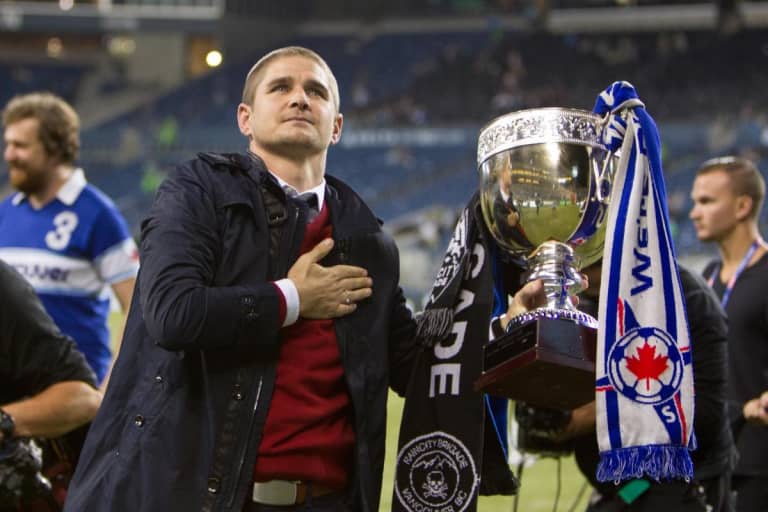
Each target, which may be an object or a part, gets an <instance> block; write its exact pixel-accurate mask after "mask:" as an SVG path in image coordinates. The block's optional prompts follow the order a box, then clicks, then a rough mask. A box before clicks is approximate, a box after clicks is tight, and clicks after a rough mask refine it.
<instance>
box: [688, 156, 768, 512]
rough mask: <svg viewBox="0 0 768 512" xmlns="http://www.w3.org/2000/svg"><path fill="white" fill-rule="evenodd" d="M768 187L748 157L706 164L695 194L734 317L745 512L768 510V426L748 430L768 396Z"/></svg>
mask: <svg viewBox="0 0 768 512" xmlns="http://www.w3.org/2000/svg"><path fill="white" fill-rule="evenodd" d="M764 196H765V181H764V180H763V177H762V176H761V174H760V172H759V171H758V170H757V168H756V167H755V165H754V164H753V163H752V162H750V161H749V160H746V159H744V158H738V157H724V158H717V159H713V160H710V161H707V162H705V163H704V164H703V165H702V166H701V168H700V169H699V171H698V173H697V175H696V179H695V181H694V184H693V189H692V191H691V198H692V199H693V209H692V210H691V213H690V217H691V220H693V223H694V227H695V228H696V235H697V236H698V238H699V240H702V241H705V242H715V243H716V244H717V246H718V249H719V250H720V259H719V260H716V261H713V262H711V263H710V264H709V265H707V267H706V268H705V269H704V277H705V278H706V279H707V280H708V281H709V284H710V285H711V286H712V288H713V289H714V291H715V293H716V294H717V295H718V297H719V298H720V300H721V303H722V305H723V307H724V308H725V311H726V313H727V315H728V326H729V333H728V355H729V375H728V379H729V381H728V400H729V408H730V415H731V421H732V428H733V433H734V437H735V438H736V442H737V447H738V450H739V464H738V466H737V467H736V470H735V471H734V476H733V488H734V490H735V491H736V492H737V494H738V498H737V502H738V508H737V510H738V511H739V512H746V511H749V512H751V511H754V512H758V511H761V512H765V511H766V510H768V425H761V424H759V423H747V421H746V419H747V417H748V416H750V412H749V410H745V408H746V409H748V404H749V402H750V400H752V399H754V398H755V397H758V396H760V394H761V393H762V392H763V391H765V390H766V389H768V295H767V294H766V290H768V256H766V255H767V254H768V250H767V249H768V246H766V243H765V241H764V240H763V239H762V237H761V236H760V232H759V230H758V216H759V213H760V210H761V208H762V204H763V198H764Z"/></svg>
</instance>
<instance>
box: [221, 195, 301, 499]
mask: <svg viewBox="0 0 768 512" xmlns="http://www.w3.org/2000/svg"><path fill="white" fill-rule="evenodd" d="M298 221H299V210H298V209H296V210H294V214H293V225H292V226H289V228H293V229H292V230H291V233H290V235H291V236H290V241H292V240H293V239H294V238H295V237H296V226H297V225H298ZM285 235H286V233H285V231H284V232H283V233H281V235H280V240H279V242H278V246H280V249H281V250H282V251H283V252H280V254H285V252H284V251H285V249H286V247H284V246H285V245H287V244H286V242H284V240H285ZM299 243H300V241H299ZM290 249H294V250H293V251H291V253H292V252H295V251H298V246H297V247H296V248H290V247H289V250H290ZM275 258H276V259H277V260H278V261H279V262H280V264H279V267H277V270H278V272H276V273H275V276H272V277H276V276H282V275H283V274H285V273H287V272H288V269H286V268H283V267H284V266H285V262H286V261H288V260H287V259H283V258H277V255H275ZM263 384H264V376H263V375H262V376H261V377H259V386H258V388H256V399H255V400H254V403H253V409H252V410H251V418H250V421H249V422H248V433H247V437H246V439H247V440H248V441H249V442H250V440H251V437H252V435H253V420H254V418H255V417H256V409H258V407H259V400H260V398H261V388H262V386H263ZM255 449H256V450H258V447H256V448H255ZM247 453H248V445H247V444H246V447H245V449H244V450H243V452H242V453H241V455H240V461H239V462H238V464H237V472H236V473H235V474H236V475H237V479H236V480H235V489H234V492H232V493H230V497H229V503H228V506H230V507H231V506H232V503H233V502H234V500H235V496H236V495H237V494H238V487H239V482H240V480H241V478H242V474H243V466H244V465H245V457H246V454H247Z"/></svg>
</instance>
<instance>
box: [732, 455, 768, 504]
mask: <svg viewBox="0 0 768 512" xmlns="http://www.w3.org/2000/svg"><path fill="white" fill-rule="evenodd" d="M767 456H768V454H767ZM731 486H732V487H733V490H734V492H735V493H736V510H737V512H765V511H766V510H768V477H765V476H743V475H734V477H733V479H732V480H731Z"/></svg>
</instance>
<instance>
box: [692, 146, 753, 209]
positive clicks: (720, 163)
mask: <svg viewBox="0 0 768 512" xmlns="http://www.w3.org/2000/svg"><path fill="white" fill-rule="evenodd" d="M714 171H723V172H724V173H725V174H727V175H728V180H729V181H730V182H731V189H732V190H733V193H734V194H736V195H737V196H749V197H750V198H752V210H750V212H749V216H750V217H751V218H753V219H754V218H757V216H758V214H759V213H760V210H762V208H763V200H764V198H765V180H764V179H763V175H762V174H760V171H759V170H758V168H757V166H756V165H755V164H754V163H753V162H752V161H751V160H748V159H746V158H742V157H740V156H723V157H718V158H712V159H710V160H707V161H706V162H704V163H703V164H701V166H699V170H698V171H697V172H696V176H700V175H702V174H707V173H710V172H714Z"/></svg>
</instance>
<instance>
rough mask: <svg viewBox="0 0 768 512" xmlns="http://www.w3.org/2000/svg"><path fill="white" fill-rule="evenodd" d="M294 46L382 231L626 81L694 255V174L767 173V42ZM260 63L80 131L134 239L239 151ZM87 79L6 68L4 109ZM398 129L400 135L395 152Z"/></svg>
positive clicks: (540, 39)
mask: <svg viewBox="0 0 768 512" xmlns="http://www.w3.org/2000/svg"><path fill="white" fill-rule="evenodd" d="M425 2H426V3H427V4H429V3H431V2H429V1H428V0H425ZM499 4H500V5H502V6H503V5H507V4H509V5H507V7H509V8H512V7H511V6H512V3H510V2H499ZM285 43H296V44H301V45H303V46H307V47H310V48H313V49H315V50H317V51H318V52H320V53H321V54H322V55H325V56H327V58H328V61H329V64H330V65H331V67H332V68H333V69H334V70H335V72H336V75H337V78H338V80H339V85H340V90H341V96H342V100H341V103H342V112H343V113H344V114H345V136H344V137H342V143H341V144H340V145H339V146H337V147H336V148H334V149H332V150H331V152H330V153H329V171H330V172H331V173H332V174H335V175H337V176H339V177H341V178H342V179H346V180H348V181H350V182H351V183H352V185H353V186H355V187H356V188H357V189H358V190H361V191H362V193H363V195H364V196H365V198H366V200H368V202H369V204H371V205H372V206H373V207H374V208H375V209H376V210H377V212H378V214H379V215H380V216H381V217H382V218H383V219H385V220H393V219H400V218H402V217H403V216H404V215H406V214H408V213H410V212H414V211H418V210H422V209H424V208H427V207H430V206H432V205H434V204H435V203H438V204H442V205H443V206H445V207H446V208H458V207H459V206H460V205H461V204H463V203H464V202H465V201H466V199H467V198H468V197H469V195H470V194H471V192H472V190H473V189H475V188H476V186H477V176H476V172H475V151H476V141H477V138H476V137H477V133H478V131H479V129H480V128H481V127H482V126H483V125H484V124H485V123H486V122H488V121H489V120H491V119H492V118H494V117H495V116H498V115H501V114H503V113H506V112H510V111H514V110H518V109H523V108H532V107H542V106H567V107H575V108H582V109H591V107H592V105H593V103H594V100H595V97H596V96H597V94H598V93H599V92H600V91H601V90H602V89H603V88H605V87H606V86H607V85H609V84H610V83H612V82H613V81H615V80H628V81H630V82H632V83H633V84H634V85H635V87H636V88H637V90H638V92H639V93H640V95H641V97H642V98H643V100H644V101H645V102H646V105H647V108H648V110H649V112H650V113H651V115H653V116H654V118H655V119H656V121H657V123H658V124H659V126H660V130H661V136H662V145H663V153H664V155H663V156H664V165H665V172H666V175H667V187H668V194H669V202H670V204H669V207H670V212H671V214H672V217H673V219H672V220H673V224H674V227H673V229H674V232H675V236H676V238H677V240H676V242H677V244H678V251H679V252H680V253H681V254H682V255H685V254H686V253H687V252H700V251H701V250H702V247H701V246H700V245H699V244H698V242H697V241H696V237H695V236H694V234H693V232H692V230H691V228H690V222H689V221H688V219H687V214H688V210H689V207H690V200H689V198H688V191H689V188H690V184H691V182H692V179H693V174H692V173H693V171H694V169H695V168H696V166H697V165H698V164H699V163H700V162H702V161H703V160H705V159H707V158H708V157H710V156H711V155H715V154H725V153H740V154H745V155H746V156H749V157H750V158H752V159H754V160H755V161H756V162H759V163H760V167H761V168H762V169H764V170H765V169H768V164H766V161H765V160H764V159H765V158H766V157H768V116H766V114H767V113H768V90H766V88H765V87H764V86H763V84H765V83H768V66H767V65H766V64H768V31H766V30H748V31H741V32H738V33H736V34H733V35H731V36H724V35H719V34H717V33H714V32H711V31H707V32H705V31H699V32H674V33H638V34H627V33H622V34H569V35H557V34H549V33H546V32H542V31H536V32H519V33H514V32H510V31H509V30H506V29H503V28H502V27H501V26H495V25H494V24H493V23H492V22H489V24H488V27H487V28H486V29H484V30H479V31H475V32H466V31H465V32H455V33H411V32H409V33H402V34H395V33H386V34H380V35H378V36H375V37H366V38H363V37H357V36H346V35H335V36H312V37H309V36H306V37H303V38H297V39H293V40H289V41H285ZM262 50H264V49H262V48H255V49H254V55H258V54H260V53H262ZM251 60H252V59H244V60H242V61H239V62H230V63H227V65H224V66H222V67H220V68H218V69H216V70H214V71H212V72H211V73H210V74H208V75H206V76H204V77H202V78H199V79H196V80H192V81H190V82H188V83H186V84H184V85H182V86H181V87H180V88H178V89H177V90H175V91H172V92H171V93H170V94H167V95H164V96H162V97H160V98H157V99H156V100H154V101H152V102H151V103H148V104H146V105H144V106H142V107H140V108H138V109H135V110H133V111H130V112H128V113H127V114H124V115H121V116H119V117H117V118H115V119H113V120H111V121H108V122H106V123H101V124H99V125H97V126H91V127H89V128H88V129H86V130H85V131H84V133H83V150H82V158H81V162H80V163H81V165H82V166H83V168H84V169H85V171H86V172H87V174H88V176H89V178H90V179H91V180H92V181H93V182H94V183H95V184H96V185H98V186H100V187H101V188H102V189H104V190H105V191H106V192H107V193H108V194H109V195H110V196H111V197H113V198H115V200H116V202H117V203H118V206H119V207H120V208H121V209H122V211H123V212H124V213H125V215H126V218H127V219H128V221H129V223H131V224H132V226H134V228H135V227H136V226H137V225H138V222H139V219H140V218H141V215H142V214H143V212H144V211H145V210H146V207H147V205H148V204H149V202H150V201H151V197H152V194H153V193H154V190H155V188H156V187H157V185H158V184H159V182H160V181H161V180H162V178H163V176H164V175H165V173H166V172H167V171H168V169H169V168H170V166H172V165H173V164H176V163H178V162H180V161H183V160H185V159H186V158H189V157H191V156H192V155H194V153H195V152H197V151H203V150H211V151H237V150H242V149H243V147H244V144H245V143H244V141H243V139H242V137H241V136H240V134H239V133H238V131H237V127H236V126H234V123H233V122H232V118H233V115H232V114H233V113H234V111H235V109H236V106H237V104H238V102H239V100H240V94H241V91H240V84H241V83H242V78H243V76H245V74H246V72H247V70H248V68H249V67H250V65H251V64H252V62H251ZM83 72H84V69H83V68H82V66H80V65H72V66H67V65H66V64H61V63H59V64H58V65H56V66H46V65H43V64H39V63H35V64H29V65H27V64H23V63H21V64H20V63H18V62H16V63H5V64H2V63H0V79H2V81H3V83H7V84H11V87H7V88H3V90H2V91H0V101H2V102H5V101H7V100H8V99H9V98H10V97H11V96H12V95H13V94H16V93H20V92H27V91H30V90H37V89H48V90H52V91H53V92H55V93H57V94H59V95H61V96H62V97H64V98H65V99H67V100H69V101H71V102H73V103H74V104H75V105H77V103H78V101H87V98H79V97H78V87H77V86H78V77H79V76H82V74H83ZM446 127H450V128H456V130H457V131H454V132H451V133H452V134H453V135H454V136H452V137H451V138H443V137H442V135H440V134H441V133H442V132H434V133H432V135H431V136H429V137H416V136H415V135H412V134H414V133H417V132H415V131H408V130H439V129H443V128H446ZM387 129H395V130H394V131H393V132H392V134H387V135H386V136H384V131H386V130H387ZM361 134H364V135H366V136H370V137H369V139H366V138H365V137H362V136H361ZM422 135H423V133H422ZM366 140H367V141H368V142H365V141H366ZM350 141H355V143H354V144H353V143H351V142H350ZM763 220H764V221H765V219H763Z"/></svg>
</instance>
